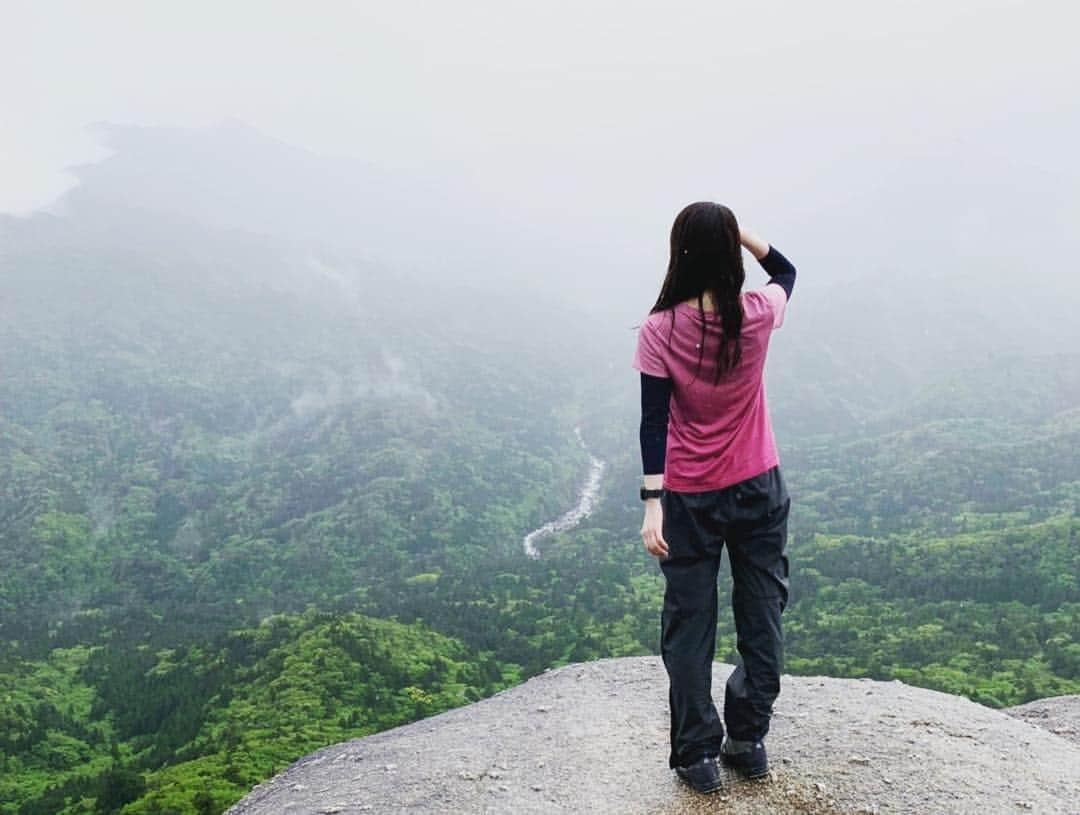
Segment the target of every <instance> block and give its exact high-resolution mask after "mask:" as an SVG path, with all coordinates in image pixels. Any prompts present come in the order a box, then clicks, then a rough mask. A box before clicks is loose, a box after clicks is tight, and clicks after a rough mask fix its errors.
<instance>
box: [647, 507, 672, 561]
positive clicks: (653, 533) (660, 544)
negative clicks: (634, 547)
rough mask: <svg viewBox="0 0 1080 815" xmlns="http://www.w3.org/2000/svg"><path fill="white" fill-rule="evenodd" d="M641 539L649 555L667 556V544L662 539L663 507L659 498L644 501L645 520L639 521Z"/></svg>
mask: <svg viewBox="0 0 1080 815" xmlns="http://www.w3.org/2000/svg"><path fill="white" fill-rule="evenodd" d="M641 540H642V541H643V542H644V544H645V548H646V549H647V550H648V551H649V554H650V555H655V556H656V557H667V554H668V545H667V541H666V540H664V508H663V506H661V504H660V499H659V498H650V499H649V500H648V501H646V502H645V520H644V521H642V523H641Z"/></svg>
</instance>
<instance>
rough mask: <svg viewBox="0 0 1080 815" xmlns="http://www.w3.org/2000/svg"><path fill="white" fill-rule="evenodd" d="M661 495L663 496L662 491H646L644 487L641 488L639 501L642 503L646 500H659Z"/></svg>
mask: <svg viewBox="0 0 1080 815" xmlns="http://www.w3.org/2000/svg"><path fill="white" fill-rule="evenodd" d="M663 494H664V491H663V489H659V490H647V489H645V488H644V487H642V488H641V500H642V501H644V500H645V499H646V498H659V497H661V496H662V495H663Z"/></svg>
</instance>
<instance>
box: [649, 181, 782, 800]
mask: <svg viewBox="0 0 1080 815" xmlns="http://www.w3.org/2000/svg"><path fill="white" fill-rule="evenodd" d="M743 246H745V247H746V248H747V249H748V250H749V251H750V252H751V253H752V254H753V255H754V257H755V258H757V260H758V262H759V263H760V264H761V266H762V268H764V269H765V271H766V272H767V273H768V274H769V276H770V280H769V281H768V282H767V283H766V284H765V285H764V286H762V287H760V288H757V289H752V290H750V291H746V292H743V291H742V287H743V283H744V280H745V272H744V270H743V262H742V248H741V247H743ZM794 282H795V268H794V266H792V265H791V263H790V262H788V260H787V259H786V258H785V257H784V256H783V255H781V254H780V252H779V251H777V249H776V247H773V246H770V245H769V244H768V243H766V242H765V241H763V240H761V239H760V238H758V237H757V236H755V235H753V234H752V233H750V232H746V231H743V230H740V229H739V225H738V222H737V221H736V220H735V215H734V213H732V211H731V210H730V209H728V208H727V207H725V206H723V205H721V204H715V203H710V202H704V201H702V202H697V203H694V204H690V205H689V206H687V207H686V208H685V209H683V210H682V212H680V213H679V215H678V216H677V217H676V218H675V223H674V225H673V226H672V228H671V259H670V262H669V263H668V270H667V276H666V277H665V279H664V283H663V286H662V287H661V290H660V296H659V298H658V299H657V301H656V305H654V306H653V307H652V310H651V311H650V313H649V316H648V317H647V318H646V320H645V322H644V323H643V324H642V325H641V327H640V328H639V331H638V344H637V350H636V352H635V354H634V361H633V367H634V368H636V369H637V370H638V371H640V372H641V409H642V416H641V428H640V441H641V457H642V469H643V472H644V486H643V487H642V490H641V497H642V500H644V501H645V520H644V522H643V523H642V526H641V537H642V540H643V541H644V544H645V548H646V549H647V550H648V551H649V553H650V554H652V555H655V556H656V557H657V558H659V563H660V568H661V570H662V571H663V574H664V578H665V581H666V590H665V594H664V606H663V612H662V614H661V621H660V628H661V654H662V656H663V659H664V665H665V667H666V668H667V673H668V678H669V683H670V691H669V700H668V701H669V704H670V708H671V753H670V756H669V759H668V763H669V766H671V767H672V768H674V769H675V770H676V771H677V773H678V775H679V776H680V777H681V778H683V779H684V780H686V781H687V782H689V783H690V784H691V785H692V786H693V787H694V788H695V789H697V790H698V791H700V792H713V791H715V790H717V789H719V788H720V786H721V772H720V769H719V767H718V765H717V758H718V757H719V758H720V759H722V760H723V761H724V763H725V764H727V765H729V766H731V767H733V768H734V769H736V770H737V771H739V772H741V773H742V774H743V775H745V776H747V777H756V776H760V775H764V774H765V773H767V772H768V759H767V756H766V751H765V745H764V743H763V739H764V738H765V735H766V733H767V732H768V730H769V720H770V718H771V716H772V706H773V702H774V701H775V699H776V697H777V695H778V694H779V692H780V669H781V662H782V658H783V643H782V631H781V626H780V615H781V613H782V612H783V610H784V607H785V605H786V604H787V597H788V559H787V554H786V542H787V519H788V510H789V507H790V504H791V501H790V498H789V496H788V492H787V487H786V485H785V483H784V480H783V478H782V476H781V474H780V459H779V456H778V454H777V450H776V441H775V439H774V437H773V430H772V424H771V422H770V419H769V412H768V408H767V406H766V400H765V387H764V382H763V378H762V374H763V370H764V365H765V356H766V352H767V350H768V346H769V338H770V335H771V333H772V332H773V331H774V330H775V329H777V328H779V327H780V326H781V324H782V323H783V319H784V312H785V309H786V307H787V302H788V298H789V297H790V296H791V291H792V287H793V285H794ZM669 410H670V427H669ZM725 543H726V544H727V549H728V560H729V562H730V564H731V575H732V580H733V583H734V586H733V590H732V595H731V600H732V610H733V611H734V616H735V632H736V647H737V648H738V651H739V655H740V657H741V660H740V664H739V666H738V667H736V668H735V670H734V671H733V672H732V674H731V676H730V677H729V678H728V681H727V687H726V690H725V696H724V719H723V723H722V722H721V720H720V717H719V715H718V714H717V711H716V706H715V705H714V704H713V700H712V663H713V656H714V652H715V647H716V615H717V599H716V576H717V570H718V568H719V565H720V552H721V549H722V548H723V546H724V545H725ZM725 724H726V725H727V733H726V738H725V732H724V730H725V728H724V725H725Z"/></svg>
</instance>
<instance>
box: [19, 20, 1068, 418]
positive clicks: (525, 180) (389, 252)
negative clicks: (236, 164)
mask: <svg viewBox="0 0 1080 815" xmlns="http://www.w3.org/2000/svg"><path fill="white" fill-rule="evenodd" d="M1076 17H1077V12H1076V11H1075V8H1074V7H1073V6H1072V5H1071V4H1068V3H1064V2H1057V3H1049V2H955V1H950V0H941V1H940V2H929V1H923V0H920V1H918V2H903V3H901V2H893V3H857V2H821V3H812V4H811V3H776V2H762V3H723V2H694V3H664V4H661V3H628V2H586V3H577V2H575V3H559V2H548V3H543V4H536V3H529V4H525V3H512V2H488V0H484V2H471V3H468V4H442V3H434V2H430V3H417V2H394V3H377V4H376V3H370V2H360V3H318V4H312V5H309V6H305V7H304V8H303V10H302V11H301V10H300V7H299V6H297V5H296V4H293V3H265V2H257V3H256V2H247V3H243V2H230V3H227V4H222V3H200V2H191V3H183V4H162V3H137V2H129V3H120V2H100V3H93V4H87V3H56V2H35V3H29V2H25V3H6V4H5V6H4V14H3V25H2V26H0V83H2V84H0V101H2V104H3V119H2V121H3V123H4V126H3V128H2V129H0V178H3V180H4V183H3V185H0V209H2V210H6V211H9V212H14V213H19V214H26V213H29V212H32V211H33V210H35V209H39V208H42V207H47V206H50V205H53V207H54V211H57V212H62V211H63V209H62V207H61V208H57V207H56V205H55V204H54V203H53V202H55V200H56V199H57V197H58V196H59V195H60V194H61V193H63V192H64V191H65V190H67V189H68V188H70V187H71V186H72V184H74V183H75V176H74V175H72V174H71V173H70V172H68V171H67V170H66V169H65V168H67V167H69V166H70V165H72V164H75V163H80V162H85V161H91V160H98V159H100V158H102V157H103V156H104V155H106V154H107V152H108V149H109V148H108V146H107V145H106V144H105V143H104V142H103V141H102V140H101V138H100V136H99V135H97V134H98V133H100V132H101V131H86V130H85V129H84V127H85V125H86V124H88V123H90V122H98V121H107V122H114V123H120V124H125V125H140V126H169V127H175V126H179V127H183V128H204V127H207V126H210V125H215V124H216V123H219V122H221V121H223V120H225V121H227V122H243V123H244V125H245V126H250V127H251V128H253V129H255V130H257V131H259V132H261V133H263V134H268V135H269V136H271V137H274V138H276V139H279V140H280V141H281V142H283V143H284V144H283V145H282V147H284V146H285V145H288V146H290V147H289V149H292V148H293V147H295V148H297V151H296V153H293V154H290V155H292V156H293V159H295V162H294V160H293V159H289V162H288V163H290V164H292V165H293V166H292V167H283V166H281V165H280V164H279V163H277V161H276V159H274V156H273V155H272V154H271V153H272V151H271V152H267V153H265V154H264V155H265V157H266V158H267V159H268V161H267V163H265V164H260V163H259V161H258V160H256V159H258V156H256V157H254V158H252V160H251V163H249V164H246V165H243V164H242V166H243V167H244V172H246V173H248V174H249V177H248V178H247V182H248V183H247V184H246V186H244V187H243V189H242V190H241V192H240V193H239V194H238V196H239V197H237V198H236V199H235V200H231V201H229V202H228V203H229V204H230V206H229V207H226V209H227V210H228V213H229V214H228V217H225V218H224V222H225V224H226V225H233V226H236V225H239V226H243V227H244V228H257V227H262V228H267V229H271V230H284V231H286V232H287V231H288V230H289V229H290V228H291V227H294V226H295V227H296V228H297V230H298V231H297V235H296V236H293V237H297V238H298V239H301V240H304V239H315V238H318V239H319V240H320V241H325V240H326V239H327V235H326V234H325V232H326V230H333V231H334V234H335V235H336V236H337V237H338V238H340V242H341V243H343V244H346V245H365V244H367V245H368V248H369V249H370V251H371V252H372V253H373V254H375V255H377V256H379V258H380V259H381V260H385V261H387V262H389V263H390V264H391V265H392V264H393V263H395V262H396V263H399V264H401V265H402V267H403V268H404V267H408V266H425V265H427V266H430V265H431V264H432V263H440V265H441V268H442V270H443V273H444V274H445V275H447V276H448V277H453V276H454V275H455V274H459V273H460V274H461V275H463V276H468V277H471V278H483V277H485V276H486V277H495V278H500V277H505V278H506V279H512V280H515V281H519V282H522V283H525V284H529V285H533V286H536V287H538V288H539V287H549V286H550V287H554V288H558V289H559V290H561V291H564V292H566V293H567V294H569V295H571V296H573V297H574V298H575V299H576V300H578V301H579V305H581V306H582V307H583V308H587V309H595V310H598V311H605V310H611V309H613V310H614V311H615V313H617V314H619V315H620V316H621V315H626V316H627V317H629V318H636V317H640V316H641V314H643V313H644V311H645V310H646V309H647V307H648V306H649V305H650V304H651V302H652V300H653V299H654V298H655V295H656V291H657V287H658V284H659V279H660V277H661V276H662V274H663V266H664V264H665V262H666V246H665V242H666V237H667V230H668V228H669V226H670V222H671V219H672V217H673V216H674V214H675V212H677V210H678V209H679V208H680V207H681V206H682V205H683V204H685V203H687V202H689V201H692V200H697V199H701V198H708V199H713V200H719V201H722V202H724V203H727V204H728V205H730V206H731V207H732V208H733V209H734V210H735V211H736V213H737V214H738V215H739V216H740V219H741V220H742V221H743V223H745V224H746V225H748V226H750V227H752V228H754V229H756V230H758V231H759V232H761V234H762V235H764V236H765V237H766V238H768V239H770V240H772V241H773V242H774V243H775V244H776V245H777V246H778V247H779V248H781V249H783V250H785V251H786V253H787V254H788V255H789V256H790V257H791V258H792V259H793V260H795V261H796V263H797V265H798V266H799V269H800V272H801V273H802V274H803V275H804V277H803V280H804V281H806V283H805V284H804V285H809V283H810V281H812V280H813V279H815V278H816V279H817V280H819V281H822V282H823V283H829V284H846V283H858V282H860V281H862V280H865V279H868V278H869V277H870V276H872V275H878V274H900V275H903V276H905V277H907V278H909V279H910V280H911V281H912V282H913V283H914V284H917V285H919V286H927V287H932V286H934V285H936V284H937V281H938V280H940V279H941V278H942V277H947V276H950V275H956V274H961V275H965V276H967V275H972V276H978V275H979V274H981V273H982V272H983V271H984V270H986V271H987V272H988V273H991V272H992V273H993V274H995V275H1006V276H1013V277H1014V278H1015V279H1016V280H1017V284H1018V286H1021V287H1026V286H1027V285H1029V283H1030V282H1032V281H1038V282H1040V283H1041V285H1043V286H1044V288H1046V292H1047V293H1046V294H1045V295H1042V296H1046V297H1051V298H1053V297H1057V296H1059V295H1060V296H1063V297H1067V298H1075V297H1076V296H1077V294H1078V292H1080V284H1078V283H1077V282H1076V280H1077V278H1076V274H1075V272H1074V270H1073V267H1074V265H1075V264H1073V262H1072V261H1071V260H1070V258H1072V257H1075V256H1076V254H1077V249H1078V248H1080V247H1078V240H1077V229H1076V226H1075V225H1076V223H1077V220H1078V218H1080V183H1078V182H1080V158H1078V155H1077V151H1076V149H1075V145H1076V144H1078V143H1080V94H1078V93H1077V86H1076V78H1077V76H1080V49H1077V48H1076V47H1075V45H1074V43H1073V42H1072V38H1073V36H1074V34H1073V31H1074V25H1073V23H1074V22H1075V18H1076ZM226 127H227V128H228V127H234V128H235V129H237V130H238V131H239V132H241V133H243V132H246V131H245V130H244V129H243V128H242V127H240V126H239V125H227V126H226ZM162 132H166V131H162ZM167 132H182V131H167ZM182 152H183V151H182ZM183 155H184V156H185V157H186V158H185V159H184V160H191V161H192V162H195V161H197V159H198V156H197V151H196V152H195V153H192V152H191V151H190V150H188V151H187V152H183ZM296 156H302V158H296ZM322 156H326V157H338V158H342V159H349V160H350V161H347V162H330V163H328V164H322V165H320V162H322V161H324V160H323V159H321V158H319V157H322ZM218 158H219V160H220V159H221V156H219V157H218ZM224 160H231V158H229V157H226V159H224ZM316 165H319V166H322V167H324V168H326V167H332V168H340V167H342V166H348V167H349V168H351V169H349V170H348V171H345V172H344V176H345V177H346V179H347V183H343V182H341V181H340V180H339V179H337V178H336V175H337V173H338V169H330V170H326V171H325V173H324V175H325V177H323V178H321V180H318V183H317V184H315V186H311V184H310V183H309V182H310V179H307V178H306V177H305V180H303V181H300V180H299V176H292V175H290V172H292V170H294V169H296V168H297V167H299V168H300V169H301V170H303V168H304V167H307V168H309V169H310V167H312V166H316ZM125 166H138V165H137V162H136V163H135V164H132V165H125ZM158 169H159V171H160V172H161V173H163V174H164V176H165V178H164V180H162V179H160V178H153V177H139V178H130V179H125V180H124V183H125V184H128V183H129V182H130V184H129V186H128V187H123V185H121V187H123V188H124V189H136V188H138V189H139V190H141V193H140V194H146V195H149V194H150V193H149V192H148V191H152V190H154V189H158V190H165V191H166V192H176V193H177V195H180V192H181V190H182V189H183V190H185V192H184V193H183V194H185V195H189V196H190V200H189V201H185V202H184V203H185V206H184V207H181V208H180V210H179V211H178V212H176V213H174V214H186V213H189V212H190V211H192V210H196V209H198V208H199V206H200V201H199V198H198V194H199V189H198V187H197V186H195V187H192V186H191V185H190V184H189V185H187V186H186V187H185V183H186V180H187V178H189V177H190V175H191V174H192V173H196V172H197V170H196V169H195V168H194V167H192V166H178V167H159V168H158ZM84 172H86V171H84ZM298 172H299V171H298ZM305 172H306V171H305ZM110 181H111V182H113V181H116V179H110ZM268 188H269V189H272V190H274V191H275V193H276V194H277V195H278V196H279V198H278V199H277V200H278V202H279V204H280V202H290V206H292V209H291V210H290V209H289V208H288V207H283V206H279V207H278V208H277V209H275V205H274V204H273V202H267V201H266V200H265V195H266V190H267V189H268ZM313 190H314V191H315V192H314V193H313V192H312V191H313ZM372 190H374V191H375V192H374V194H372V193H371V191H372ZM387 190H390V191H392V193H390V198H391V200H389V202H384V200H383V199H382V198H380V197H379V196H380V195H382V194H383V193H385V192H386V191H387ZM297 195H303V196H306V197H303V198H301V199H299V200H297V198H296V196H297ZM70 200H71V201H77V200H78V199H77V194H76V197H75V198H73V199H70ZM136 200H137V202H138V203H142V202H143V199H142V198H138V197H137V199H136ZM169 200H172V199H170V198H169V197H168V196H167V195H164V194H163V195H161V196H159V203H160V202H161V201H166V202H168V201H169ZM384 203H385V204H386V207H384V208H386V209H388V211H389V213H390V215H389V216H386V218H385V220H386V222H390V221H393V223H394V224H396V225H397V226H396V228H397V229H398V230H399V231H397V232H395V231H394V230H392V229H391V230H390V231H389V232H387V230H386V229H381V230H380V236H381V237H380V238H376V237H375V236H371V237H370V239H369V240H368V239H366V236H365V234H364V229H363V224H364V221H363V220H362V219H359V218H357V219H355V220H351V219H350V212H353V211H356V208H357V207H360V208H363V207H368V208H371V209H372V210H376V211H377V210H378V209H379V208H380V206H382V205H383V204H384ZM188 205H190V206H188ZM206 209H207V211H208V212H211V214H213V213H215V212H219V211H220V208H219V209H218V210H215V209H214V207H213V206H208V207H207V208H206ZM235 213H247V214H249V215H250V217H251V219H252V222H251V223H241V224H236V223H231V222H230V218H232V216H233V215H234V214H235ZM390 216H393V217H392V218H391V217H390ZM399 216H400V217H399ZM223 217H224V216H223ZM245 217H247V215H245ZM293 218H294V219H293ZM259 219H262V220H259ZM308 220H310V221H311V222H312V223H314V222H318V223H319V224H320V227H319V228H320V229H321V230H323V232H322V233H320V234H318V235H313V234H312V233H310V231H307V230H306V227H304V224H305V223H307V221H308ZM380 241H381V242H380ZM609 313H610V311H609ZM316 401H317V400H316Z"/></svg>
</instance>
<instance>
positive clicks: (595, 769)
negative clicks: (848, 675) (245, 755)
mask: <svg viewBox="0 0 1080 815" xmlns="http://www.w3.org/2000/svg"><path fill="white" fill-rule="evenodd" d="M714 668H715V670H714V674H713V687H714V696H715V698H716V701H717V705H718V707H719V706H720V705H721V704H722V702H723V683H724V680H725V679H726V677H727V674H728V672H729V671H730V670H731V666H730V665H723V664H721V663H716V664H715V666H714ZM667 690H668V684H667V675H666V673H665V672H664V666H663V663H662V662H661V661H660V659H659V657H655V656H649V657H629V658H622V659H606V660H599V661H596V662H588V663H578V664H573V665H567V666H564V667H561V668H557V669H555V670H550V671H546V672H545V673H543V674H541V675H539V676H536V677H533V678H532V679H530V680H528V681H527V682H524V683H522V684H521V685H518V686H517V687H514V688H510V689H508V690H505V691H502V692H501V693H498V694H496V695H494V696H492V697H490V698H488V699H484V700H482V701H480V702H476V703H475V704H472V705H468V706H466V707H462V708H457V709H456V710H451V711H447V712H445V713H441V714H439V715H437V716H432V717H430V718H427V719H423V720H421V721H417V722H413V723H411V724H408V725H404V726H402V727H397V728H394V729H393V730H387V731H384V732H382V733H377V734H375V735H372V736H367V737H365V738H361V739H354V740H352V741H347V742H343V743H341V744H335V745H331V746H329V747H325V748H323V749H321V750H318V751H316V752H314V753H312V754H311V755H308V756H305V757H304V758H302V759H300V760H298V761H296V762H294V763H293V764H292V765H290V766H289V767H287V768H286V769H285V770H283V771H282V772H281V773H279V774H278V775H277V776H275V777H274V778H272V779H270V780H268V781H267V782H265V783H263V784H260V785H258V786H257V787H255V789H253V790H252V791H251V792H250V793H249V794H248V795H247V796H246V797H245V798H244V799H243V800H241V801H239V802H238V803H237V804H236V805H234V806H233V807H232V808H230V809H229V810H228V811H227V813H226V815H306V814H307V813H311V815H317V814H318V815H331V814H332V813H338V814H339V815H352V814H353V813H398V812H401V813H440V815H441V814H442V813H513V814H514V815H524V814H525V813H560V812H573V813H628V814H629V813H634V814H635V815H641V814H645V815H661V813H663V814H664V815H686V814H687V813H703V812H724V813H752V814H753V815H764V814H765V813H768V814H769V815H782V813H794V814H796V815H824V814H826V813H919V815H932V814H933V813H943V814H945V813H947V814H948V815H962V814H963V813H977V814H978V815H991V814H992V813H1023V812H1035V813H1040V815H1054V814H1056V813H1061V814H1062V815H1080V744H1078V743H1077V741H1076V740H1075V738H1076V728H1075V726H1076V724H1077V713H1078V711H1080V703H1078V702H1077V697H1061V698H1059V699H1056V700H1043V702H1042V703H1039V702H1036V703H1032V704H1031V705H1024V706H1022V707H1020V708H1014V709H1013V710H1012V711H1009V712H1004V711H998V710H992V709H990V708H986V707H983V706H981V705H978V704H975V703H974V702H971V701H969V700H967V699H964V698H962V697H957V696H950V695H948V694H944V693H938V692H935V691H930V690H924V689H921V688H915V687H911V686H909V685H905V684H903V683H901V682H875V681H871V680H860V679H832V678H827V677H806V676H799V677H795V676H784V678H783V690H782V692H781V694H780V698H779V700H778V701H777V705H776V710H775V715H774V718H773V726H772V731H771V733H770V734H769V737H768V739H767V744H768V747H769V755H770V759H771V763H772V765H773V771H772V773H771V774H770V776H769V777H768V778H767V779H764V780H761V781H744V780H741V779H738V778H736V777H733V776H729V778H728V786H727V788H726V789H725V790H723V791H722V792H720V793H717V794H714V795H711V796H700V795H697V794H696V793H694V792H693V791H691V790H690V789H689V788H688V787H686V786H685V785H684V784H683V782H681V781H680V780H679V779H678V778H676V776H675V774H674V773H673V772H672V771H671V770H670V769H668V766H667V754H668V703H667ZM1039 705H1043V707H1042V708H1040V707H1039ZM1033 722H1034V723H1033ZM1040 725H1047V726H1045V727H1044V726H1040ZM1052 730H1054V731H1057V732H1052Z"/></svg>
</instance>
